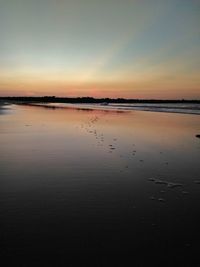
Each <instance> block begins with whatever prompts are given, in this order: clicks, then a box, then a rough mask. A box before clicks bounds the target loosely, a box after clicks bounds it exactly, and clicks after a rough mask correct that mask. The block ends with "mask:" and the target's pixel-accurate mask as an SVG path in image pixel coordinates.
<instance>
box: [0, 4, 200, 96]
mask: <svg viewBox="0 0 200 267" xmlns="http://www.w3.org/2000/svg"><path fill="white" fill-rule="evenodd" d="M0 40H1V41H0V96H8V95H16V96H17V95H23V96H36V95H56V96H93V97H113V98H115V97H124V98H188V99H189V98H192V99H196V98H198V99H200V0H39V1H38V0H0Z"/></svg>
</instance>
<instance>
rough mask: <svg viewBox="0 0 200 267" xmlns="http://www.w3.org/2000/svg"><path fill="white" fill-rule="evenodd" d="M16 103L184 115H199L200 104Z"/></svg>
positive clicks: (53, 107) (47, 106)
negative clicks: (180, 105)
mask: <svg viewBox="0 0 200 267" xmlns="http://www.w3.org/2000/svg"><path fill="white" fill-rule="evenodd" d="M12 104H16V105H25V106H34V107H43V108H49V109H69V108H73V109H74V108H75V109H85V110H93V109H99V110H106V111H119V112H127V111H147V112H161V113H175V114H186V115H200V105H199V106H198V107H196V108H195V107H193V108H192V107H188V106H187V107H185V106H184V107H177V106H173V107H169V106H161V105H159V106H155V104H147V105H146V106H145V105H141V106H139V105H135V106H134V105H132V106H131V105H127V106H125V105H116V104H109V105H107V104H106V105H102V104H94V103H76V104H75V103H28V102H26V103H12ZM163 105H164V104H163Z"/></svg>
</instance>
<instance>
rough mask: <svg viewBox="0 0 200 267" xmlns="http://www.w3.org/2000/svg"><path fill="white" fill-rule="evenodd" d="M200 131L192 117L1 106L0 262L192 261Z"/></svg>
mask: <svg viewBox="0 0 200 267" xmlns="http://www.w3.org/2000/svg"><path fill="white" fill-rule="evenodd" d="M65 107H66V106H65ZM199 133H200V116H196V115H192V114H174V113H164V112H146V111H135V110H127V109H120V110H119V109H116V108H113V109H112V108H111V109H108V108H107V109H102V108H95V109H94V108H92V107H91V106H90V107H89V106H88V107H87V108H86V107H85V106H84V108H82V106H80V105H79V106H76V105H68V106H67V108H45V107H42V106H16V105H11V106H7V108H6V109H4V110H3V112H2V113H0V151H1V154H0V203H1V206H0V237H1V239H0V240H1V243H0V253H1V258H2V259H4V260H5V262H6V264H7V265H6V264H5V265H4V266H45V265H46V266H150V265H152V266H199V265H198V264H199V263H200V261H199V260H198V259H197V260H196V259H195V257H196V256H198V253H199V248H200V247H199V240H200V232H199V225H200V219H199V218H200V216H199V215H200V214H199V213H200V139H199V138H197V137H196V135H197V134H199ZM10 264H11V265H10Z"/></svg>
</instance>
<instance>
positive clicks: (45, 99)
mask: <svg viewBox="0 0 200 267" xmlns="http://www.w3.org/2000/svg"><path fill="white" fill-rule="evenodd" d="M0 101H9V102H12V103H30V102H31V103H38V102H39V103H71V104H72V103H74V104H75V103H77V104H78V103H79V104H81V103H94V104H95V103H97V104H101V103H108V104H109V103H152V104H153V103H194V104H200V100H186V99H180V100H173V99H168V100H166V99H164V100H160V99H124V98H93V97H56V96H42V97H27V96H25V97H24V96H20V97H19V96H17V97H16V96H10V97H0Z"/></svg>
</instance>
